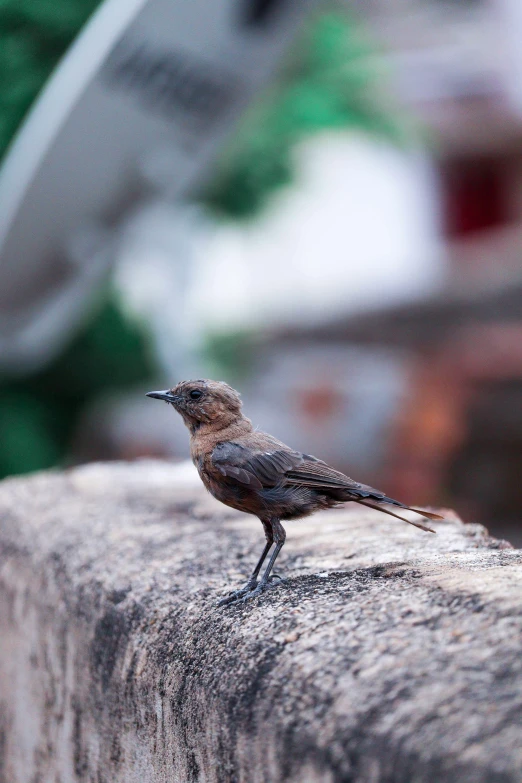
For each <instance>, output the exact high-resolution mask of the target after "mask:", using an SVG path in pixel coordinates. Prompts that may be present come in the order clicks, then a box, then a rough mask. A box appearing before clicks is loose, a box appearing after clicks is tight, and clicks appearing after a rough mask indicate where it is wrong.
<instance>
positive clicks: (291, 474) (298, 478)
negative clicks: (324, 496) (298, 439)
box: [285, 454, 377, 492]
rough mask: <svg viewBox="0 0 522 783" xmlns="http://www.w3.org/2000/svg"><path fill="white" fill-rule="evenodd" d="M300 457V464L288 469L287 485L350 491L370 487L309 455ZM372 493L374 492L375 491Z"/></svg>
mask: <svg viewBox="0 0 522 783" xmlns="http://www.w3.org/2000/svg"><path fill="white" fill-rule="evenodd" d="M302 457H303V461H302V463H301V464H300V465H297V466H296V467H295V468H292V469H290V470H289V471H288V473H287V474H286V477H285V479H286V483H287V484H300V485H301V486H306V487H310V488H311V489H347V490H350V491H351V490H353V491H358V490H365V489H370V487H366V486H365V485H364V484H359V482H357V481H354V480H353V479H351V478H349V477H348V476H345V475H344V473H341V472H340V471H339V470H334V468H331V467H330V465H327V464H326V462H323V461H322V460H320V459H317V458H316V457H312V456H311V455H310V454H303V455H302ZM372 491H375V492H376V491H377V490H372Z"/></svg>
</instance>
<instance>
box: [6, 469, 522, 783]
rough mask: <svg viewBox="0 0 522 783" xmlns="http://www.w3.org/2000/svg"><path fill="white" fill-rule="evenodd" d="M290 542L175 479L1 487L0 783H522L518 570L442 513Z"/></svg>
mask: <svg viewBox="0 0 522 783" xmlns="http://www.w3.org/2000/svg"><path fill="white" fill-rule="evenodd" d="M448 516H451V518H450V519H449V520H448V521H445V522H440V523H435V527H436V529H437V532H438V535H437V536H433V535H429V534H425V533H422V532H421V531H418V530H416V529H415V528H412V527H410V526H408V525H405V524H402V523H400V522H396V521H394V520H393V519H390V517H387V516H384V515H382V514H378V513H377V512H373V511H370V510H365V509H362V508H360V507H346V508H345V509H343V510H336V511H331V512H325V513H322V514H320V515H317V516H315V517H312V518H310V519H307V520H304V521H301V522H293V523H288V525H287V531H288V539H287V544H286V546H285V548H284V549H283V552H282V554H281V557H280V561H279V562H278V567H277V570H278V572H279V573H280V574H281V575H283V576H284V577H286V579H285V581H283V582H282V583H280V584H278V585H277V586H275V587H274V588H273V589H271V590H269V591H268V592H267V593H266V594H264V595H263V596H261V597H260V598H257V599H255V600H253V601H252V602H250V603H248V604H245V605H241V606H230V607H221V608H218V607H217V606H216V603H217V600H218V599H219V598H220V597H222V596H223V595H224V594H225V593H226V591H227V589H230V588H232V587H235V586H236V585H237V584H239V583H241V581H242V580H243V579H244V578H245V577H246V576H247V575H248V573H249V571H250V569H251V567H252V566H253V564H254V562H255V560H256V558H257V556H258V554H259V553H260V550H261V549H262V547H263V543H264V540H263V534H262V528H261V525H260V524H259V522H257V520H255V519H254V518H252V517H247V516H245V515H241V514H238V513H236V512H232V511H230V510H228V509H226V508H225V507H224V506H221V505H219V504H217V503H216V502H215V501H213V500H212V499H211V498H210V497H209V496H208V495H206V494H205V492H204V490H203V489H202V488H201V486H200V484H199V480H198V479H197V476H196V475H195V474H194V471H193V469H192V468H191V467H190V468H189V467H188V466H187V465H184V464H183V465H179V466H173V465H169V464H166V463H159V462H158V463H156V462H142V463H134V464H130V465H125V464H107V465H91V466H87V467H83V468H78V469H75V470H72V471H69V472H66V473H45V474H38V475H35V476H32V477H29V478H19V479H11V480H8V481H4V482H2V483H1V484H0V700H1V709H0V781H1V783H39V782H40V781H41V782H42V783H48V782H49V783H68V782H69V781H92V782H93V783H94V782H96V783H120V782H121V783H149V782H150V783H152V782H154V783H167V781H168V782H169V783H172V782H173V781H174V782H175V783H178V782H179V783H189V782H191V781H198V782H199V781H201V782H202V783H207V782H208V783H218V782H219V783H229V782H230V783H243V782H244V783H250V782H252V783H257V782H258V781H259V782H260V783H278V782H279V781H292V782H295V783H334V781H335V782H336V783H337V782H339V783H341V781H342V782H343V783H385V782H386V783H435V782H436V783H444V782H445V781H447V782H448V783H450V781H451V783H455V781H459V783H495V782H496V781H498V783H510V782H511V781H522V590H521V588H522V552H520V551H517V550H514V549H512V548H510V547H509V545H506V544H505V543H503V542H498V541H495V540H494V539H491V538H490V537H488V535H487V532H486V531H485V529H484V528H482V527H480V526H478V525H473V524H469V525H464V524H462V523H461V522H460V521H459V520H458V519H455V517H454V516H452V515H448Z"/></svg>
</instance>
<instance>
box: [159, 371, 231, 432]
mask: <svg viewBox="0 0 522 783" xmlns="http://www.w3.org/2000/svg"><path fill="white" fill-rule="evenodd" d="M147 397H153V398H154V399H157V400H164V401H165V402H167V403H169V404H170V405H172V406H173V407H174V408H175V409H176V410H177V412H178V413H179V414H181V416H182V417H183V421H184V422H185V424H186V425H187V427H188V428H189V430H190V431H191V432H192V433H194V432H196V431H197V430H198V429H199V427H200V426H201V425H202V424H209V425H211V426H212V428H214V429H222V428H224V427H227V426H229V425H230V424H232V423H233V422H234V421H235V420H236V419H238V418H241V417H242V414H241V405H242V402H241V397H240V396H239V394H238V392H237V391H236V390H235V389H233V388H232V387H231V386H229V385H228V383H223V381H209V380H199V381H181V383H178V384H177V386H174V387H173V388H172V389H166V390H165V391H152V392H148V394H147Z"/></svg>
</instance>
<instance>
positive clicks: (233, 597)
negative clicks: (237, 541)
mask: <svg viewBox="0 0 522 783" xmlns="http://www.w3.org/2000/svg"><path fill="white" fill-rule="evenodd" d="M261 522H262V524H263V528H264V530H265V538H266V544H265V548H264V549H263V552H262V554H261V557H260V558H259V560H258V561H257V565H256V567H255V568H254V570H253V571H252V573H251V575H250V578H249V580H248V582H247V583H246V584H245V585H244V586H243V587H241V588H240V589H239V590H234V592H233V593H230V594H229V595H227V596H226V598H222V599H221V601H219V602H218V606H225V605H226V604H230V603H232V602H233V601H237V599H238V598H241V597H242V596H244V595H245V594H246V593H249V592H250V591H251V590H253V589H254V588H255V587H256V586H257V577H258V576H259V572H260V571H261V567H262V565H263V563H264V562H265V560H266V556H267V555H268V553H269V552H270V549H271V548H272V544H273V543H274V535H273V533H272V525H271V524H270V522H264V521H263V520H261Z"/></svg>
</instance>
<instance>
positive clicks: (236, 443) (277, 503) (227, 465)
mask: <svg viewBox="0 0 522 783" xmlns="http://www.w3.org/2000/svg"><path fill="white" fill-rule="evenodd" d="M147 397H154V398H155V399H158V400H164V401H165V402H167V403H170V404H171V405H172V406H173V407H174V408H175V409H176V411H177V412H178V413H179V414H181V416H182V418H183V421H184V422H185V424H186V426H187V427H188V429H189V430H190V453H191V456H192V461H193V463H194V465H195V466H196V468H197V469H198V472H199V475H200V477H201V480H202V481H203V484H204V485H205V487H206V488H207V489H208V490H209V492H210V493H211V494H212V495H213V496H214V497H215V498H217V500H220V501H221V502H222V503H225V504H226V505H227V506H231V507H232V508H235V509H238V510H239V511H245V512H247V513H248V514H254V515H255V516H257V517H259V519H260V520H261V523H262V525H263V528H264V531H265V537H266V545H265V548H264V550H263V553H262V555H261V557H260V558H259V562H258V563H257V565H256V567H255V568H254V571H253V572H252V575H251V577H250V579H249V580H248V582H247V583H246V585H245V586H244V587H242V588H241V589H240V590H236V591H235V592H233V593H231V594H230V595H229V596H227V597H226V598H224V599H223V600H222V601H220V604H228V603H234V602H236V601H246V600H247V599H249V598H252V597H254V596H256V595H259V594H260V593H261V592H262V591H263V590H264V589H265V588H266V587H267V585H268V584H269V582H270V580H271V577H270V574H271V571H272V568H273V567H274V563H275V561H276V558H277V556H278V554H279V552H280V551H281V549H282V547H283V544H284V543H285V539H286V532H285V529H284V528H283V526H282V524H281V520H286V519H299V518H301V517H306V516H308V515H309V514H313V513H314V512H315V511H319V510H320V509H322V508H332V507H333V506H338V505H339V504H341V503H345V502H347V501H355V502H356V503H361V504H362V505H363V506H369V507H370V508H375V509H378V510H379V511H383V512H384V513H385V514H390V516H393V517H396V518H397V519H401V520H402V521H404V522H408V523H409V524H410V525H415V527H419V528H420V529H421V530H426V531H429V532H430V533H434V532H435V531H434V530H431V528H429V527H426V526H425V525H423V524H422V523H421V522H412V521H411V520H409V519H405V518H404V517H401V516H399V515H398V514H395V513H394V512H393V511H390V510H389V509H385V508H383V504H386V505H392V506H399V507H400V508H404V509H407V510H409V511H414V512H415V513H417V514H421V515H423V516H424V517H427V518H428V519H442V518H443V517H440V516H438V515H437V514H433V513H431V512H428V511H419V510H418V509H416V508H411V507H410V506H406V505H404V503H400V502H399V501H398V500H393V498H389V497H387V496H386V495H385V494H384V493H383V492H380V491H379V490H377V489H373V488H372V487H368V486H366V484H359V483H358V482H357V481H353V479H351V478H348V476H345V475H344V473H340V472H339V471H337V470H334V469H333V468H331V467H330V466H329V465H327V464H326V462H323V461H322V460H320V459H317V458H316V457H313V456H311V455H310V454H302V453H301V452H299V451H294V450H293V449H291V448H289V447H288V446H285V444H284V443H281V441H279V440H276V438H273V437H272V436H271V435H267V434H266V433H264V432H259V431H258V430H254V428H253V426H252V422H251V421H250V419H247V418H246V417H245V416H243V414H242V412H241V405H242V403H241V398H240V396H239V394H238V392H237V391H235V389H233V388H232V387H231V386H229V385H228V384H227V383H222V382H221V381H210V380H198V381H182V382H181V383H178V385H177V386H174V388H172V389H166V390H165V391H153V392H149V393H148V394H147ZM273 544H275V547H274V551H273V552H272V555H271V557H270V560H269V562H268V565H267V567H266V570H265V572H264V574H263V576H262V578H261V580H258V576H259V573H260V571H261V567H262V565H263V563H264V561H265V559H266V557H267V555H268V553H269V552H270V549H271V548H272V545H273Z"/></svg>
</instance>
